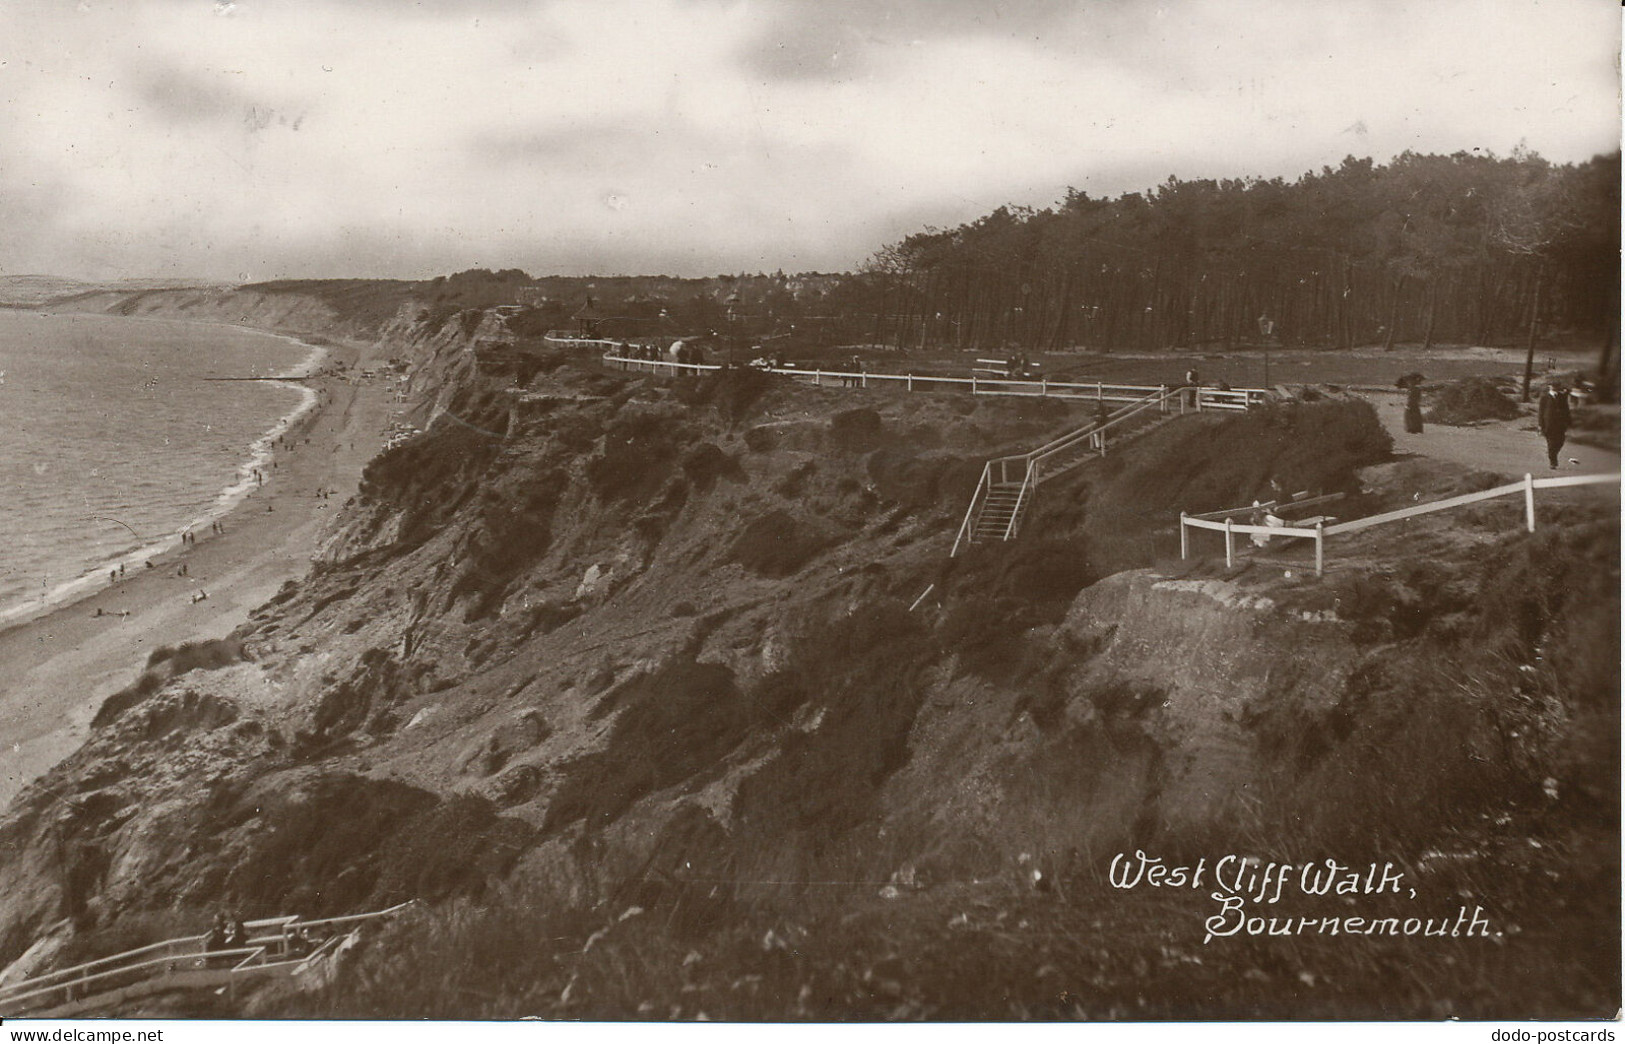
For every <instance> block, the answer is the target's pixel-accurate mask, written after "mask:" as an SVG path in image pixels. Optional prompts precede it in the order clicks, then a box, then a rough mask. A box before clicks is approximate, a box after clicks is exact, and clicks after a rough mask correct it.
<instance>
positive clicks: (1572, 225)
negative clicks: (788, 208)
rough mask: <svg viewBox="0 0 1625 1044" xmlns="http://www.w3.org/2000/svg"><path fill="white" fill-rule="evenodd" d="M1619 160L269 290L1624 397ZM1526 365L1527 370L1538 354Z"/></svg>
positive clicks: (608, 326)
mask: <svg viewBox="0 0 1625 1044" xmlns="http://www.w3.org/2000/svg"><path fill="white" fill-rule="evenodd" d="M1619 220H1620V154H1619V153H1618V152H1615V153H1613V154H1611V155H1608V156H1598V157H1596V158H1594V159H1592V160H1590V161H1588V162H1586V163H1582V164H1577V165H1576V164H1568V165H1554V164H1552V163H1549V162H1547V161H1546V160H1544V159H1542V158H1541V157H1540V156H1538V155H1535V154H1533V153H1529V152H1525V151H1523V150H1519V151H1518V152H1515V153H1514V154H1513V155H1512V156H1510V157H1496V156H1493V155H1485V154H1479V153H1465V152H1458V153H1456V154H1455V155H1451V156H1433V155H1418V154H1415V153H1410V152H1407V153H1404V154H1402V155H1400V156H1398V157H1395V158H1394V160H1393V161H1391V162H1390V163H1387V164H1385V165H1378V164H1376V163H1374V162H1373V161H1372V160H1370V159H1356V158H1354V157H1352V156H1351V157H1349V158H1347V159H1345V160H1344V161H1343V162H1342V164H1341V165H1339V166H1338V167H1337V168H1335V169H1333V168H1331V167H1326V168H1323V169H1322V170H1321V171H1320V172H1319V173H1308V174H1305V175H1303V176H1302V177H1300V178H1298V179H1297V180H1296V181H1292V182H1288V181H1285V180H1283V179H1280V178H1274V179H1269V180H1265V179H1259V178H1251V179H1241V180H1225V181H1213V180H1196V181H1181V180H1179V179H1177V178H1172V177H1170V178H1169V179H1168V180H1167V181H1165V182H1164V183H1163V184H1161V185H1159V186H1157V187H1156V188H1155V189H1153V190H1151V191H1148V192H1144V193H1139V192H1131V193H1127V194H1125V195H1122V196H1119V197H1117V198H1115V199H1094V198H1091V197H1090V196H1088V195H1086V194H1084V193H1082V192H1078V191H1075V190H1074V191H1070V192H1068V194H1067V196H1066V199H1065V200H1064V201H1062V202H1061V203H1060V204H1059V205H1057V206H1056V207H1053V208H1048V209H1043V210H1035V209H1031V208H1023V207H1000V208H999V209H998V210H995V211H994V212H993V213H991V214H988V215H987V216H985V217H983V218H980V219H978V220H976V221H973V222H970V223H968V224H965V225H961V226H960V227H958V228H954V229H946V230H943V229H927V230H925V231H922V232H919V233H916V234H914V235H911V236H908V237H906V238H905V239H903V240H902V241H901V242H898V243H895V244H892V245H890V246H887V247H885V248H884V249H882V250H880V251H878V252H877V253H876V254H875V255H874V256H873V257H872V258H871V259H870V261H869V262H868V263H867V264H866V265H864V266H863V268H862V269H861V270H860V271H857V272H853V273H839V274H826V273H815V272H806V273H800V274H795V275H786V274H785V273H783V272H778V273H774V274H771V275H767V274H761V273H758V274H756V275H748V274H740V275H718V276H712V277H704V278H678V277H672V276H543V277H532V276H530V275H528V274H527V273H525V272H523V271H520V270H518V269H505V270H502V271H497V272H492V271H489V270H486V269H472V270H470V271H467V272H461V273H458V274H456V275H453V276H442V277H440V278H437V279H434V280H431V281H424V282H415V283H385V282H378V281H348V282H343V281H326V282H320V283H278V284H261V285H260V288H261V289H265V290H287V291H295V290H298V291H302V292H308V293H319V294H321V295H323V296H326V297H329V298H332V299H333V302H334V304H335V305H336V306H338V307H339V308H340V311H341V312H344V313H346V314H348V313H349V312H353V311H357V310H364V311H367V312H368V314H369V315H370V314H373V313H376V317H377V318H378V319H379V321H382V319H383V318H386V317H387V316H389V315H391V314H393V312H394V310H395V309H396V308H398V307H399V305H400V303H401V301H402V300H404V299H406V298H410V299H412V300H415V301H418V302H421V303H422V304H424V305H425V306H426V307H427V309H428V312H427V313H426V314H428V315H430V316H431V317H437V318H438V319H439V320H440V321H449V320H450V319H451V318H452V317H453V316H455V315H460V314H463V313H465V312H468V311H470V310H474V309H483V308H490V307H493V306H497V305H514V306H518V307H519V312H518V314H516V315H514V316H513V317H512V318H511V319H510V322H509V328H510V329H511V330H512V331H513V332H515V333H517V334H519V335H520V336H521V337H527V338H529V337H535V338H540V337H541V336H542V335H543V334H544V333H545V332H546V331H547V330H550V329H575V328H583V327H584V326H585V325H587V324H588V323H589V322H590V325H591V328H592V329H593V330H595V331H597V332H599V333H601V334H602V335H604V336H608V337H626V338H633V337H640V336H651V337H652V336H659V335H673V336H693V335H700V334H705V333H708V332H714V333H715V334H716V335H717V337H718V338H719V339H720V340H721V341H723V342H724V343H727V344H731V345H735V346H739V345H747V346H748V345H752V344H764V345H765V344H769V343H772V344H774V345H775V347H776V349H777V350H780V351H792V352H799V351H813V350H817V349H820V348H827V347H829V346H838V345H848V346H850V345H856V344H866V345H876V346H879V345H889V346H891V347H893V348H896V349H910V350H912V349H918V348H928V349H969V350H984V351H1002V350H1009V349H1019V350H1023V351H1034V352H1042V351H1055V350H1062V349H1070V348H1086V349H1092V350H1097V351H1111V350H1141V351H1144V350H1176V351H1177V350H1204V349H1233V348H1245V347H1248V346H1282V347H1297V346H1304V347H1325V348H1342V347H1350V346H1355V345H1382V346H1385V347H1388V348H1392V347H1394V345H1396V344H1398V343H1408V344H1420V345H1425V346H1429V347H1431V346H1433V345H1437V344H1473V345H1500V346H1511V345H1516V346H1518V347H1524V346H1527V347H1528V348H1529V350H1530V352H1531V353H1533V351H1534V350H1535V349H1536V347H1537V346H1545V345H1556V344H1568V345H1585V346H1595V347H1596V348H1597V350H1598V357H1597V365H1596V367H1595V370H1596V371H1597V373H1598V375H1599V378H1600V379H1599V384H1600V385H1601V388H1602V390H1603V392H1604V393H1605V394H1607V393H1610V392H1614V391H1616V390H1617V381H1618V376H1617V372H1618V363H1617V341H1618V326H1619V312H1620V301H1619V285H1620V254H1619V250H1620V238H1619ZM1531 358H1532V354H1531Z"/></svg>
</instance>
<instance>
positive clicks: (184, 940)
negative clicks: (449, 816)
mask: <svg viewBox="0 0 1625 1044" xmlns="http://www.w3.org/2000/svg"><path fill="white" fill-rule="evenodd" d="M416 901H417V900H415V899H410V900H407V901H406V902H404V903H397V904H395V905H394V906H391V907H387V908H385V909H383V910H373V911H370V912H367V913H359V914H345V915H342V916H339V917H326V918H322V919H320V920H315V921H300V920H299V919H298V915H297V914H287V915H283V916H280V917H270V918H265V919H263V920H259V921H250V922H247V923H245V925H244V927H247V926H248V925H254V926H256V927H270V926H273V925H280V926H282V927H283V928H284V929H286V927H287V926H289V925H291V924H298V925H299V926H300V927H302V928H307V929H308V928H322V927H330V926H333V925H338V924H347V923H350V922H353V921H366V920H371V919H373V918H378V917H387V916H389V915H391V914H394V913H398V912H400V911H401V910H404V909H405V908H407V907H408V906H411V905H413V904H414V903H415V902H416ZM207 938H208V935H207V934H204V935H186V936H179V937H177V938H174V939H164V940H161V941H159V942H155V943H148V944H147V945H145V946H138V947H136V948H135V949H133V950H126V951H124V952H123V953H116V954H113V955H111V956H108V957H98V958H97V959H96V960H93V961H86V962H84V963H82V964H76V965H72V966H70V967H67V968H60V969H57V970H55V971H51V972H47V973H45V974H44V975H40V976H38V977H36V978H31V979H24V980H23V981H21V982H18V983H13V984H12V985H11V986H8V987H4V988H0V1004H8V1005H9V1004H13V1003H16V1002H19V1001H24V1000H28V999H31V998H35V997H39V996H42V995H46V994H49V993H51V992H52V991H54V990H64V989H73V988H77V987H79V986H82V985H84V984H86V983H94V982H101V981H104V980H106V979H109V978H112V977H113V976H116V975H122V974H127V973H129V972H134V971H141V970H144V969H148V968H155V967H163V966H165V965H169V964H171V963H172V962H174V961H175V960H177V959H180V958H190V957H199V958H203V959H206V960H211V961H212V960H217V959H221V958H225V957H242V958H244V959H243V960H242V961H241V962H240V963H239V964H238V965H236V966H234V967H233V968H232V969H231V970H232V971H239V970H248V969H250V968H255V967H271V966H272V963H265V964H262V965H250V962H251V961H252V960H253V959H254V958H255V957H257V956H263V955H264V954H265V952H266V951H267V950H268V949H269V948H270V946H272V945H274V944H275V943H277V942H279V941H280V940H281V939H282V936H280V935H266V936H259V937H257V938H250V939H249V940H248V941H249V943H250V944H252V945H248V946H243V947H235V948H233V949H229V950H205V949H203V948H202V944H203V942H204V940H206V939H207ZM182 945H186V946H196V947H197V948H196V949H189V950H184V951H180V952H174V948H175V947H179V946H182ZM318 949H319V948H318ZM156 950H165V951H170V952H165V953H164V954H163V955H162V956H158V957H151V958H147V959H144V960H135V961H132V960H131V958H134V957H140V956H141V955H143V954H147V953H150V952H152V951H156ZM300 959H301V960H303V959H304V958H300ZM115 962H119V963H117V964H116V966H114V967H108V968H105V969H104V970H101V971H96V972H93V973H91V974H86V973H87V972H90V971H91V969H93V968H99V967H101V966H103V965H113V964H115ZM275 963H291V962H275Z"/></svg>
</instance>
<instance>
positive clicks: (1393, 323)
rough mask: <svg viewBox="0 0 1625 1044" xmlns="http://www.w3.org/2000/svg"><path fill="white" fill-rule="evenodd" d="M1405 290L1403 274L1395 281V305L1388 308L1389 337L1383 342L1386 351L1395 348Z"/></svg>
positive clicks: (1383, 348)
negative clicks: (1402, 297) (1400, 301)
mask: <svg viewBox="0 0 1625 1044" xmlns="http://www.w3.org/2000/svg"><path fill="white" fill-rule="evenodd" d="M1404 292H1405V276H1404V275H1403V274H1401V275H1400V277H1399V280H1398V281H1397V282H1396V283H1394V303H1393V306H1392V307H1391V308H1389V309H1388V337H1387V339H1386V340H1384V341H1383V342H1382V350H1383V351H1385V352H1391V351H1393V350H1394V338H1395V337H1396V336H1398V334H1399V299H1400V297H1401V296H1403V294H1404Z"/></svg>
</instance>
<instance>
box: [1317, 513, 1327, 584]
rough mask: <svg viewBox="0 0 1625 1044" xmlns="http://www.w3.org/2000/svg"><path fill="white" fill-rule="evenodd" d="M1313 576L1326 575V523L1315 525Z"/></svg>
mask: <svg viewBox="0 0 1625 1044" xmlns="http://www.w3.org/2000/svg"><path fill="white" fill-rule="evenodd" d="M1315 575H1316V576H1325V575H1326V523H1325V522H1324V521H1321V522H1316V523H1315Z"/></svg>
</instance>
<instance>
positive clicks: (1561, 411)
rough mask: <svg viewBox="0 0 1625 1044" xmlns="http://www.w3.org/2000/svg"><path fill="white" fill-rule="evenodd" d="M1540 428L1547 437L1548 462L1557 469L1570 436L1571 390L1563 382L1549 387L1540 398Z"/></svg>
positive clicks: (1554, 383) (1554, 382) (1553, 383)
mask: <svg viewBox="0 0 1625 1044" xmlns="http://www.w3.org/2000/svg"><path fill="white" fill-rule="evenodd" d="M1539 427H1540V433H1541V434H1542V435H1544V436H1546V460H1547V461H1548V462H1549V463H1550V464H1551V466H1552V467H1553V468H1556V467H1557V454H1558V452H1559V451H1561V450H1562V449H1563V442H1564V440H1565V439H1566V438H1568V434H1569V390H1568V389H1567V388H1565V387H1563V383H1562V382H1561V381H1553V382H1552V383H1551V384H1549V385H1547V386H1546V394H1544V395H1542V396H1541V397H1540V413H1539Z"/></svg>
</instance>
